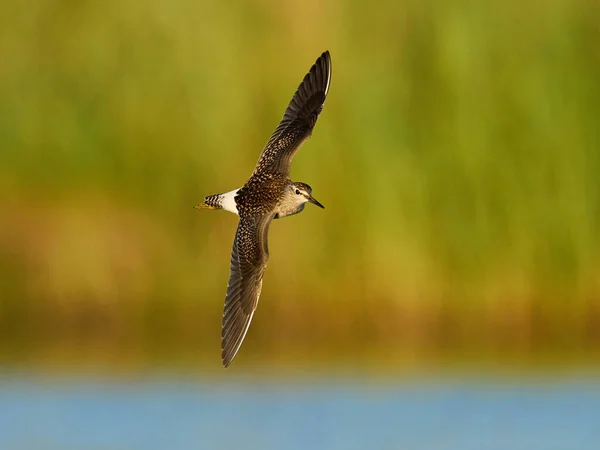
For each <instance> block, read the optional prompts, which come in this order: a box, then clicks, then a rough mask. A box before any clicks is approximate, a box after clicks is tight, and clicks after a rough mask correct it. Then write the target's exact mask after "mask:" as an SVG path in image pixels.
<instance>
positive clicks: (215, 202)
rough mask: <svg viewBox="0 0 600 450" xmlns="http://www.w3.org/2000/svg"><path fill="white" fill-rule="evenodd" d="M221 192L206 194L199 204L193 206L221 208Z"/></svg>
mask: <svg viewBox="0 0 600 450" xmlns="http://www.w3.org/2000/svg"><path fill="white" fill-rule="evenodd" d="M221 197H222V195H221V194H216V195H208V196H206V197H204V201H203V202H202V203H200V204H199V205H196V206H194V208H196V209H223V207H222V206H221V203H222V201H221Z"/></svg>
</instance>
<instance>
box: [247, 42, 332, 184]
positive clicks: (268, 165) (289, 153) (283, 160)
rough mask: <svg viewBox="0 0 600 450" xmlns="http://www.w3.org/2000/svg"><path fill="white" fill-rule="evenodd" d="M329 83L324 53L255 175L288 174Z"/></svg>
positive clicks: (320, 105) (263, 155)
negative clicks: (265, 173)
mask: <svg viewBox="0 0 600 450" xmlns="http://www.w3.org/2000/svg"><path fill="white" fill-rule="evenodd" d="M330 81H331V58H330V56H329V52H328V51H326V52H325V53H323V54H322V55H321V56H320V57H319V59H317V61H316V62H315V63H314V64H313V66H312V67H311V69H310V71H309V72H308V74H306V76H305V77H304V80H302V83H300V86H298V90H297V91H296V93H295V94H294V97H293V98H292V101H291V102H290V104H289V105H288V107H287V109H286V110H285V114H284V115H283V119H282V120H281V122H280V123H279V125H278V126H277V129H276V130H275V132H274V133H273V134H272V135H271V138H270V139H269V141H268V142H267V145H266V146H265V148H264V150H263V152H262V154H261V155H260V158H259V160H258V163H257V164H256V168H255V169H254V172H277V173H283V174H286V175H289V173H290V165H291V163H292V159H293V157H294V154H295V153H296V151H297V150H298V148H300V146H301V145H302V143H303V142H304V141H305V140H306V139H308V138H309V137H310V135H311V134H312V130H313V128H314V126H315V123H316V122H317V118H318V117H319V114H320V113H321V111H322V110H323V104H324V103H325V98H326V97H327V92H328V91H329V82H330Z"/></svg>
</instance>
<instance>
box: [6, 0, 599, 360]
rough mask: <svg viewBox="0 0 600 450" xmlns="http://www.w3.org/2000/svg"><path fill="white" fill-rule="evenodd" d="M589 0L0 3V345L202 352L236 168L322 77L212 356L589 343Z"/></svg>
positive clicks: (216, 295) (434, 354)
mask: <svg viewBox="0 0 600 450" xmlns="http://www.w3.org/2000/svg"><path fill="white" fill-rule="evenodd" d="M599 23H600V6H599V4H598V3H597V2H592V1H587V0H556V1H553V2H539V1H533V0H525V1H520V2H517V1H501V0H493V1H489V2H484V3H481V4H479V3H477V2H468V1H461V0H454V1H450V2H435V1H422V0H418V1H417V0H407V1H402V2H393V1H389V2H380V3H378V4H377V5H376V6H375V5H369V4H368V3H365V2H357V1H348V2H341V1H330V2H320V1H315V0H307V1H303V2H301V3H297V2H278V1H273V0H262V1H256V2H232V1H230V0H226V1H218V0H203V1H191V0H177V1H172V2H167V1H158V0H152V1H148V2H138V1H134V0H120V1H114V0H108V1H104V2H92V1H67V0H32V1H30V2H27V5H26V6H25V5H21V4H18V3H17V2H10V1H8V2H6V1H4V2H2V3H0V202H1V204H2V207H1V209H0V362H1V363H2V364H5V365H11V364H15V365H33V366H36V367H38V366H39V367H44V366H46V365H50V366H54V365H62V364H65V365H70V366H73V367H87V366H88V365H89V366H92V367H106V368H108V369H109V370H111V368H113V367H144V366H146V365H154V364H157V363H160V364H174V365H176V364H185V365H199V366H201V367H205V368H215V370H216V369H217V368H219V367H220V319H221V313H222V307H223V300H224V295H225V289H226V285H227V279H228V274H229V258H230V250H231V244H232V240H233V235H234V232H235V228H236V225H237V221H236V218H235V217H233V216H232V215H230V214H227V213H224V212H208V211H196V210H194V209H193V206H194V205H195V204H197V203H199V202H200V201H201V200H202V199H203V197H204V196H205V195H208V194H213V193H218V192H224V191H228V190H231V189H234V188H236V187H239V186H241V185H242V184H243V183H244V181H245V180H246V178H247V177H248V175H249V174H250V173H251V172H252V170H253V167H254V164H255V162H256V160H257V159H258V156H259V154H260V151H261V149H262V146H263V145H264V143H265V142H266V141H267V139H268V138H269V136H270V134H271V132H272V131H273V130H274V128H275V126H276V125H277V123H278V121H279V119H280V118H281V115H282V114H283V111H284V109H285V107H286V106H287V103H288V101H289V100H290V98H291V96H292V94H293V92H294V90H295V89H296V87H297V86H298V84H299V82H300V81H301V80H302V77H303V76H304V74H305V73H306V72H307V71H308V69H309V68H310V66H311V64H312V63H313V62H314V60H315V59H316V58H317V57H318V56H319V55H320V54H321V52H322V51H324V50H325V49H328V50H330V51H331V55H332V60H333V79H332V82H331V90H330V94H329V97H328V99H327V102H326V105H325V109H324V112H323V114H322V115H321V117H320V119H319V121H318V124H317V127H316V129H315V132H314V134H313V138H312V139H311V140H310V141H309V142H308V143H307V144H305V146H304V147H303V148H302V150H301V151H300V152H299V153H298V154H297V156H296V158H295V161H294V165H293V167H292V178H293V179H295V180H298V181H304V182H307V183H309V184H310V185H311V186H312V187H313V190H314V195H315V197H316V198H317V199H318V200H319V201H321V202H322V203H323V204H324V205H325V206H326V209H325V210H324V211H321V210H319V209H317V208H307V209H306V211H305V212H304V213H303V214H301V215H299V216H294V217H293V218H291V219H288V220H281V221H277V222H275V224H274V225H275V226H273V227H271V232H270V248H271V259H270V262H269V268H268V270H267V272H266V275H265V283H264V288H263V292H262V296H261V301H260V305H259V309H258V314H257V315H256V316H255V319H254V323H253V325H252V327H251V329H250V332H249V333H248V336H247V339H246V342H245V343H244V345H243V346H242V349H241V351H240V353H239V355H238V357H237V359H236V361H235V362H234V366H237V367H240V368H241V367H244V366H245V367H248V366H249V365H252V364H256V365H270V364H272V365H276V366H286V365H287V366H291V367H296V366H298V365H304V364H308V365H311V366H312V365H315V364H316V365H323V366H329V365H330V364H357V365H360V366H362V367H369V366H373V367H383V366H384V365H385V367H387V368H389V367H395V366H397V365H398V366H402V367H404V366H406V365H420V364H428V363H429V362H435V361H467V362H474V363H477V364H479V363H482V364H484V363H486V362H492V363H497V362H501V363H502V364H504V362H506V363H522V362H523V363H537V362H539V361H542V360H550V361H554V360H557V361H560V362H561V364H562V363H564V362H570V361H578V362H580V361H582V362H585V363H591V362H594V361H595V357H596V356H597V355H598V353H599V350H600V253H599V250H600V245H599V240H598V237H599V234H600V230H599V226H600V183H599V182H598V174H599V173H600V148H599V147H600V146H599V144H600V127H599V126H598V125H599V119H598V118H599V117H600V83H599V80H600V51H599V50H598V43H599V42H600V31H599V30H600V29H599V27H598V24H599Z"/></svg>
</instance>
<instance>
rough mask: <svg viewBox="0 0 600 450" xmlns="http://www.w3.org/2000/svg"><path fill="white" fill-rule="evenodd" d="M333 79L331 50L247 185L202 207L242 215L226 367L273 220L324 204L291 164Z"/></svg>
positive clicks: (251, 305)
mask: <svg viewBox="0 0 600 450" xmlns="http://www.w3.org/2000/svg"><path fill="white" fill-rule="evenodd" d="M330 81H331V57H330V56H329V52H328V51H326V52H324V53H323V54H322V55H321V56H320V57H319V58H318V59H317V61H316V62H315V63H314V64H313V66H312V67H311V68H310V71H309V72H308V73H307V74H306V76H305V77H304V79H303V80H302V83H300V86H298V89H297V90H296V93H295V94H294V96H293V97H292V100H291V101H290V103H289V105H288V107H287V109H286V110H285V114H284V115H283V118H282V119H281V122H280V123H279V125H278V126H277V128H276V129H275V132H274V133H273V134H272V135H271V138H270V139H269V141H268V142H267V144H266V145H265V148H264V149H263V151H262V153H261V155H260V158H259V159H258V163H257V164H256V167H255V169H254V172H253V173H252V175H251V176H250V179H249V180H248V181H247V182H246V184H244V186H242V187H241V188H239V189H234V190H233V191H229V192H226V193H223V194H215V195H209V196H207V197H205V198H204V202H203V203H202V204H200V205H197V206H196V208H198V209H202V208H208V209H224V210H226V211H230V212H232V213H234V214H237V215H238V216H239V217H240V221H239V224H238V227H237V232H236V234H235V239H234V241H233V249H232V251H231V268H230V273H229V283H228V284H227V295H226V297H225V307H224V309H223V328H222V330H221V349H222V352H221V358H222V360H223V366H224V367H228V366H229V364H231V361H232V360H233V358H234V357H235V355H236V353H237V352H238V350H239V349H240V346H241V345H242V341H243V340H244V337H245V336H246V332H247V331H248V327H249V326H250V322H251V321H252V317H253V316H254V311H255V310H256V306H257V304H258V298H259V297H260V291H261V289H262V279H263V274H264V273H265V268H266V267H267V260H268V259H269V246H268V242H267V241H268V234H269V225H270V224H271V221H272V220H273V219H279V218H282V217H286V216H291V215H292V214H298V213H299V212H301V211H302V210H303V209H304V206H306V203H307V202H310V203H313V204H314V205H317V206H318V207H320V208H324V206H323V205H321V204H320V203H319V202H318V201H317V200H315V198H314V197H313V196H312V188H311V187H310V186H309V185H308V184H306V183H301V182H297V181H292V180H290V165H291V164H292V159H293V158H294V155H295V154H296V151H297V150H298V149H299V148H300V146H301V145H302V144H303V143H304V141H306V140H307V139H308V138H309V137H310V136H311V134H312V130H313V128H314V126H315V123H316V122H317V118H318V117H319V114H320V113H321V111H322V110H323V104H324V103H325V98H326V97H327V92H328V91H329V83H330Z"/></svg>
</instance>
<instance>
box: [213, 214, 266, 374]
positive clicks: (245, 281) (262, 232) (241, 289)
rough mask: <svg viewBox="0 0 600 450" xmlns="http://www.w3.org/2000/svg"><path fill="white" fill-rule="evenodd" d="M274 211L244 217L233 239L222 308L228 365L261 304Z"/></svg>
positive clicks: (225, 361)
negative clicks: (259, 301) (259, 303)
mask: <svg viewBox="0 0 600 450" xmlns="http://www.w3.org/2000/svg"><path fill="white" fill-rule="evenodd" d="M272 219H273V216H272V215H269V216H261V217H242V218H240V223H239V225H238V229H237V232H236V234H235V240H234V241H233V250H232V252H231V270H230V274H229V284H228V285H227V296H226V298H225V307H224V309H223V329H222V331H221V348H222V353H221V358H222V359H223V366H225V367H227V366H229V364H230V363H231V361H232V360H233V358H234V357H235V355H236V353H237V352H238V350H239V348H240V346H241V345H242V342H243V340H244V337H246V332H247V331H248V327H249V326H250V322H251V321H252V317H253V315H254V311H255V310H256V306H257V305H258V298H259V297H260V291H261V289H262V278H263V274H264V272H265V269H266V267H267V260H268V258H269V248H268V231H269V224H270V223H271V220H272Z"/></svg>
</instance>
